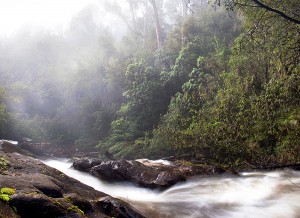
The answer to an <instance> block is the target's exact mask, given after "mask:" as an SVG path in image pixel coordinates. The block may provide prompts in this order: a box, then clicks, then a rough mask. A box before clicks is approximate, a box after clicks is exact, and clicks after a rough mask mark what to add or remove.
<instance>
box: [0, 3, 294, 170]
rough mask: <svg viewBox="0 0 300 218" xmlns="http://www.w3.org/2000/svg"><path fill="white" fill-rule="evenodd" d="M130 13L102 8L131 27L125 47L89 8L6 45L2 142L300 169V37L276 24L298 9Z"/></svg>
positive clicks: (174, 6)
mask: <svg viewBox="0 0 300 218" xmlns="http://www.w3.org/2000/svg"><path fill="white" fill-rule="evenodd" d="M134 2H135V1H128V3H129V8H130V13H129V12H128V13H129V14H130V15H128V16H124V12H123V11H122V10H121V9H120V8H117V7H115V6H114V5H112V3H109V4H107V5H106V6H107V7H108V8H109V9H110V10H111V12H112V13H114V14H115V16H117V17H121V18H122V19H123V20H124V21H125V22H126V24H127V26H128V31H127V32H126V34H124V36H123V37H122V38H116V37H114V35H113V34H112V33H111V32H110V30H109V28H107V27H106V26H105V25H104V24H101V23H98V22H96V21H95V17H94V15H95V13H97V12H95V9H94V8H92V7H88V8H86V9H84V10H83V11H82V12H81V13H80V14H78V16H77V17H75V18H74V19H73V21H72V23H71V25H70V28H69V30H68V31H67V32H65V33H64V34H63V35H60V34H56V35H55V34H51V33H48V32H40V33H35V34H30V33H28V32H22V33H19V35H16V36H15V37H14V38H11V39H5V40H4V39H3V40H2V41H3V42H2V44H1V45H0V46H1V52H0V72H1V74H0V79H1V81H2V85H1V86H2V88H1V89H0V135H1V137H2V138H11V139H17V140H18V139H21V138H22V137H28V138H33V139H34V140H36V141H50V142H52V143H56V144H59V145H61V146H64V145H74V146H76V147H77V148H78V149H81V150H91V149H95V147H97V148H96V149H98V150H99V152H100V154H104V153H105V152H106V151H109V152H111V153H113V154H114V155H115V156H117V157H124V158H134V157H149V158H160V157H166V156H179V155H184V154H193V155H194V157H196V158H197V159H198V160H201V161H203V162H206V163H219V164H223V165H240V164H247V165H252V166H262V165H273V164H282V163H295V162H299V161H300V145H299V139H300V123H299V122H300V74H299V71H300V63H299V62H300V26H299V24H297V22H293V21H292V20H290V19H286V17H285V16H283V15H282V13H283V14H285V15H287V16H289V17H291V18H292V19H294V20H296V21H297V18H299V10H297V7H298V8H299V6H298V4H297V1H296V0H293V1H289V2H286V1H284V2H282V1H280V2H279V1H272V2H271V1H264V3H265V5H267V6H268V8H271V9H274V10H276V11H275V12H274V10H269V9H268V8H265V7H262V6H260V5H258V4H257V1H251V3H249V4H248V3H247V4H246V3H245V2H244V1H225V3H224V2H223V3H222V2H220V5H221V7H219V6H218V3H219V1H216V2H215V4H213V5H209V4H207V3H206V1H201V0H199V1H197V2H196V3H195V4H191V2H190V1H187V2H186V5H185V4H180V1H171V0H169V1H168V0H164V1H163V0H157V1H139V2H138V3H136V4H133V3H134ZM233 3H234V4H233ZM223 4H225V7H226V8H227V9H225V8H223ZM281 4H284V5H281ZM180 7H181V10H178V8H180ZM112 8H114V10H112ZM278 11H279V12H282V13H278ZM141 12H143V13H141ZM153 13H154V14H155V16H154V18H153ZM297 13H298V14H297ZM24 41H25V42H26V43H24ZM96 145H97V146H96Z"/></svg>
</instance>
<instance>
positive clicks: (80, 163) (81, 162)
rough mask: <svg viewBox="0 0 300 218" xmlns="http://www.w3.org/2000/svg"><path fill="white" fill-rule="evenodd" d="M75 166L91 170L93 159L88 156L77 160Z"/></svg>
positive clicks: (85, 170) (86, 170) (84, 170)
mask: <svg viewBox="0 0 300 218" xmlns="http://www.w3.org/2000/svg"><path fill="white" fill-rule="evenodd" d="M73 167H74V168H75V169H76V170H79V171H83V172H89V171H90V170H91V169H92V165H91V161H90V160H89V159H87V158H84V159H79V160H76V161H75V162H74V163H73Z"/></svg>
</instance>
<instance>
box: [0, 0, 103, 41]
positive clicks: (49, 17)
mask: <svg viewBox="0 0 300 218" xmlns="http://www.w3.org/2000/svg"><path fill="white" fill-rule="evenodd" d="M95 2H99V1H97V0H0V34H1V35H10V34H12V33H13V32H15V31H16V30H18V29H19V28H21V27H23V26H25V27H26V26H27V27H28V26H34V27H46V28H50V29H51V28H54V27H57V26H60V27H63V26H65V25H67V24H68V22H69V21H70V19H71V17H72V16H73V15H74V14H76V13H77V12H79V11H80V9H82V8H83V7H84V6H86V5H88V4H91V3H95Z"/></svg>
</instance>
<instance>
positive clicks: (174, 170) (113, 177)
mask: <svg viewBox="0 0 300 218" xmlns="http://www.w3.org/2000/svg"><path fill="white" fill-rule="evenodd" d="M73 167H74V168H75V169H77V170H80V171H84V172H89V173H91V174H92V175H94V176H96V177H98V178H101V179H104V180H107V181H117V182H122V181H127V182H132V183H135V184H138V185H140V186H142V187H147V188H154V189H156V188H157V189H165V188H168V187H170V186H172V185H174V184H176V183H177V182H180V181H185V180H186V179H188V178H189V177H191V176H195V175H215V174H221V173H225V172H226V171H225V170H224V169H222V168H220V167H216V166H200V165H186V164H179V163H173V164H170V165H164V164H158V163H153V162H151V161H148V160H142V161H134V160H131V161H128V160H116V161H114V160H113V161H112V160H110V161H102V160H100V159H88V158H84V159H80V160H77V161H75V162H74V163H73Z"/></svg>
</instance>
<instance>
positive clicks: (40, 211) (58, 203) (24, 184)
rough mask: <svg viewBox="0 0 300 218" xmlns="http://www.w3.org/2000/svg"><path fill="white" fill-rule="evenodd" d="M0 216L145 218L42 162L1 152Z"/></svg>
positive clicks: (125, 205)
mask: <svg viewBox="0 0 300 218" xmlns="http://www.w3.org/2000/svg"><path fill="white" fill-rule="evenodd" d="M0 189H1V194H0V217H5V218H7V217H10V218H15V217H22V218H23V217H24V218H27V217H28V218H35V217H36V218H40V217H43V218H48V217H49V218H53V217H79V218H80V217H99V218H101V217H143V216H142V215H141V214H139V212H138V211H136V210H135V209H134V208H133V207H131V206H130V205H129V204H127V203H126V202H123V201H121V200H118V199H115V198H112V197H111V196H108V195H107V194H105V193H103V192H99V191H96V190H95V189H93V188H91V187H89V186H87V185H84V184H82V183H81V182H79V181H77V180H75V179H73V178H70V177H68V176H66V175H65V174H63V173H61V172H60V171H58V170H56V169H53V168H51V167H48V166H46V165H45V164H43V163H42V162H41V161H39V160H37V159H34V158H31V157H28V156H24V155H20V154H17V153H9V151H8V152H4V151H3V150H0Z"/></svg>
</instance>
